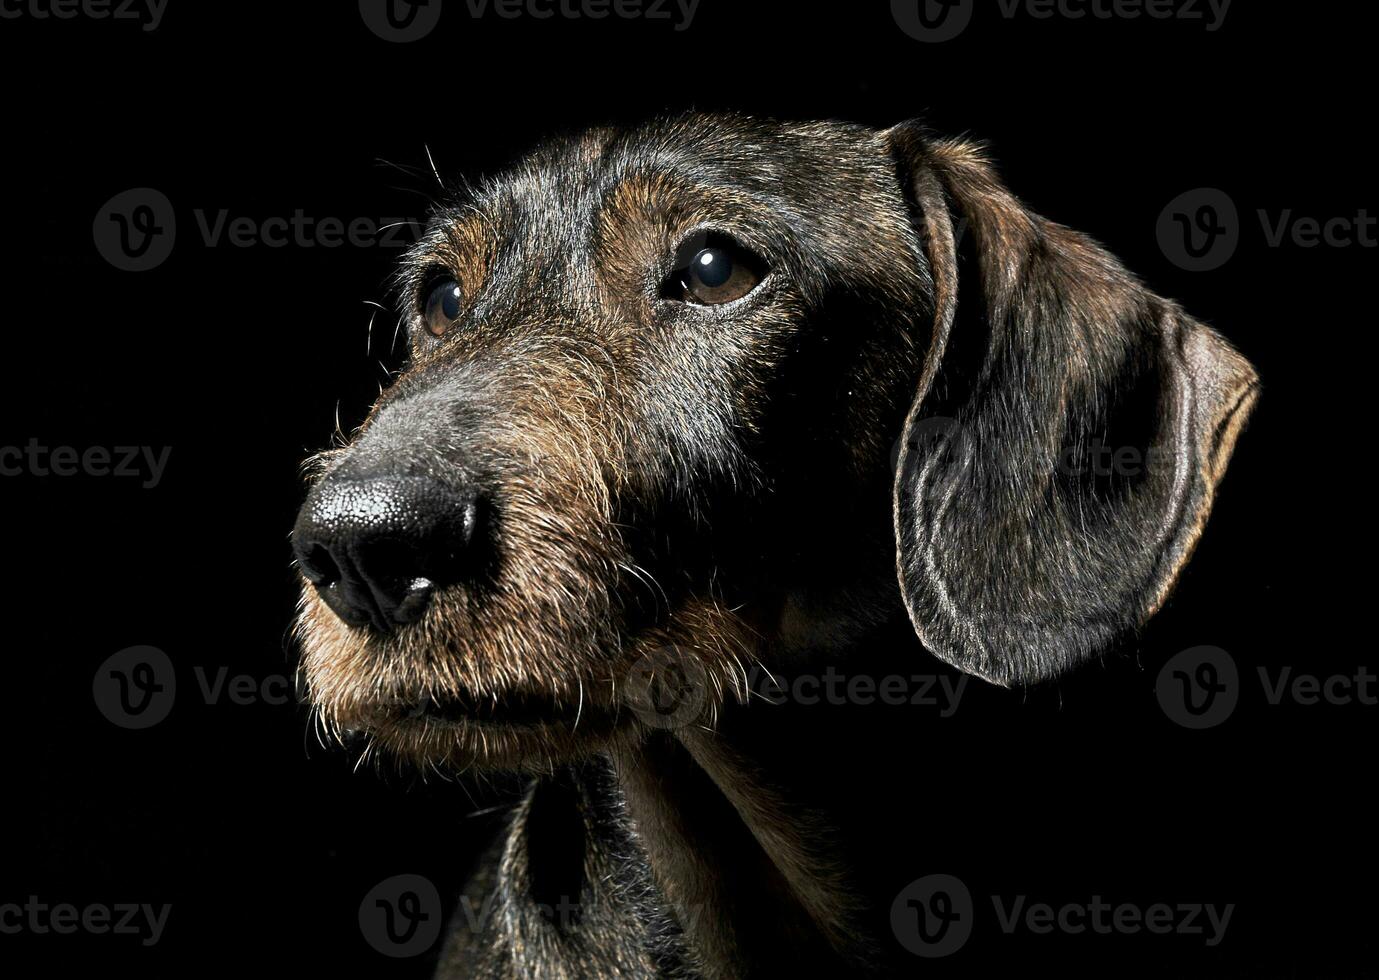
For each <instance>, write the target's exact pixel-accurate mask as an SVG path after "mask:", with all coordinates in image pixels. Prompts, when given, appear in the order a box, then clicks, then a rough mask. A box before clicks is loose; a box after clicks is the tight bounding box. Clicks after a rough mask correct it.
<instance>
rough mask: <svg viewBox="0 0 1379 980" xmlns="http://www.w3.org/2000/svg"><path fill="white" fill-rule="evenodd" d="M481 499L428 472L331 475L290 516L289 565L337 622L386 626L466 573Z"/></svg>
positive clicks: (405, 618)
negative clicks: (291, 555)
mask: <svg viewBox="0 0 1379 980" xmlns="http://www.w3.org/2000/svg"><path fill="white" fill-rule="evenodd" d="M482 503H483V502H482V499H481V498H480V496H479V495H478V494H477V493H476V492H474V491H466V490H457V489H455V488H452V487H449V486H446V485H445V484H442V483H440V482H438V481H436V480H433V479H431V478H429V477H423V476H378V477H355V476H348V475H343V474H341V475H336V474H332V475H330V476H327V477H326V478H325V479H324V480H322V481H321V482H320V483H319V484H318V485H317V486H316V487H315V488H314V489H313V490H312V491H311V493H310V494H308V496H307V499H306V503H305V504H304V505H303V506H302V510H301V513H300V514H299V515H298V517H297V524H296V527H295V528H294V529H293V532H292V544H293V551H294V552H295V553H296V557H297V565H298V567H299V568H300V570H301V572H302V575H303V576H304V577H305V578H306V579H307V581H309V582H310V583H311V584H312V585H313V586H315V588H316V591H317V592H318V593H319V594H320V596H321V599H322V600H323V601H324V602H325V603H326V605H327V606H329V607H330V608H331V610H332V611H334V613H335V614H336V615H337V616H339V617H340V618H341V619H342V620H344V622H346V623H348V624H349V625H350V626H355V627H371V628H372V629H374V630H376V631H378V632H380V633H389V632H392V631H393V630H395V629H397V628H398V627H399V626H402V625H405V624H407V623H412V622H415V621H416V620H417V619H419V618H420V617H421V615H422V614H423V613H424V612H425V611H426V608H427V606H428V605H429V604H430V602H431V598H432V596H434V595H435V594H436V593H437V592H438V591H440V590H441V589H443V588H445V587H447V586H451V585H457V584H460V583H461V582H462V581H463V580H464V579H465V578H466V577H468V576H470V575H472V574H473V572H474V568H475V555H474V551H475V547H476V543H477V542H478V540H479V539H480V537H481V535H480V533H479V531H480V527H479V526H480V524H481V522H482V514H483V510H484V508H483V506H482Z"/></svg>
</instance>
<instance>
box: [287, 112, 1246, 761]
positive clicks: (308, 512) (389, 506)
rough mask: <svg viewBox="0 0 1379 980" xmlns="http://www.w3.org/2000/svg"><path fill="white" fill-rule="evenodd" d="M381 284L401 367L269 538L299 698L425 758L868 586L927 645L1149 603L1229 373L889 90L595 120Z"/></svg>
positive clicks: (612, 726)
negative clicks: (852, 104) (865, 104)
mask: <svg viewBox="0 0 1379 980" xmlns="http://www.w3.org/2000/svg"><path fill="white" fill-rule="evenodd" d="M399 283H400V295H401V308H402V313H403V316H404V320H405V325H406V326H405V329H406V332H407V337H408V344H409V349H410V357H409V362H408V366H407V368H406V370H405V371H404V372H403V373H402V374H401V376H400V377H399V378H398V379H397V381H396V382H395V383H394V384H393V385H392V386H391V387H390V388H389V389H388V390H386V391H385V392H384V393H383V394H382V396H381V397H380V398H379V400H378V403H377V404H376V405H375V407H374V409H373V410H372V412H371V413H370V416H369V418H368V420H367V421H366V422H365V423H364V425H363V426H361V427H360V429H359V430H358V432H357V433H356V434H355V436H354V437H353V439H352V441H351V443H350V445H349V446H348V447H346V448H344V449H340V450H336V451H333V452H330V453H328V454H325V455H324V456H323V457H322V458H321V459H320V460H319V464H318V465H317V466H316V467H315V478H314V484H313V486H312V488H311V490H310V493H309V495H308V498H307V501H306V504H305V506H304V507H303V510H302V514H301V517H300V518H299V521H298V524H297V527H296V530H295V532H294V547H295V550H296V554H297V558H298V565H299V568H300V569H301V572H302V574H303V576H304V578H305V579H306V583H305V585H304V589H303V598H302V614H301V620H300V633H301V636H302V642H303V648H304V657H303V670H304V673H305V677H306V680H307V683H308V690H309V694H310V697H311V699H312V701H313V703H314V705H315V706H316V707H317V708H318V710H319V712H320V714H321V717H322V718H323V719H324V720H325V721H326V722H327V723H328V724H329V726H330V727H332V728H334V729H344V728H349V729H364V730H367V731H368V732H370V733H371V734H372V735H373V736H374V738H375V740H376V741H377V743H378V744H380V745H382V746H383V747H384V748H386V749H390V750H392V751H394V752H396V753H398V754H401V755H406V756H410V757H413V758H421V759H426V760H429V761H432V762H447V763H450V764H457V765H463V764H468V763H470V762H472V761H478V762H481V763H484V764H491V765H517V764H522V763H528V762H532V763H535V762H545V761H549V760H550V759H553V758H558V757H562V756H566V755H568V754H570V753H572V752H576V751H580V750H582V749H585V748H587V747H590V746H596V745H599V744H602V743H604V742H606V740H608V739H611V738H617V737H620V733H624V732H627V733H629V734H631V733H633V732H634V731H635V729H636V727H637V725H638V724H639V722H638V720H637V719H638V717H639V715H638V713H637V712H629V711H625V710H620V707H621V706H622V704H623V702H624V701H625V699H626V698H627V692H628V690H629V679H630V678H634V677H635V676H636V675H637V669H638V665H639V664H646V663H648V662H649V663H651V664H652V666H653V667H654V665H655V664H656V663H657V662H658V660H657V657H658V656H660V654H659V653H658V651H664V650H667V649H674V650H676V651H678V652H679V654H680V655H686V654H687V655H688V656H689V657H690V658H691V660H692V662H693V665H694V670H696V671H698V672H699V675H700V680H701V682H702V683H703V687H704V690H705V691H707V692H708V698H709V701H710V702H715V701H717V700H718V699H721V698H723V697H726V696H727V695H728V694H729V693H731V692H733V691H736V690H738V689H740V687H741V684H742V679H741V678H742V668H743V665H744V663H746V662H747V661H748V660H749V659H751V658H763V659H767V660H769V659H770V658H772V657H784V656H793V655H796V654H798V653H799V652H800V651H801V650H803V649H807V648H809V647H810V646H817V647H830V646H831V647H837V646H839V645H842V644H844V643H845V642H846V639H847V636H848V634H849V633H850V632H852V631H855V630H856V629H857V628H859V627H860V626H861V625H863V624H866V623H871V622H876V621H878V620H880V619H881V618H884V617H886V616H887V615H890V614H891V613H892V612H894V613H900V611H901V609H902V601H903V608H904V609H907V610H908V612H909V615H910V618H911V619H912V620H913V623H914V626H915V628H916V630H917V632H918V634H919V637H920V639H921V640H922V641H923V642H924V645H925V646H926V647H927V648H928V649H929V650H930V651H932V653H934V654H936V655H937V656H939V657H941V658H943V659H944V660H947V661H949V662H950V663H953V664H955V665H956V666H958V667H959V668H961V669H963V670H966V671H969V672H971V673H974V674H977V675H979V676H982V677H985V678H987V679H989V680H992V681H994V682H996V683H1001V684H1012V683H1028V682H1033V681H1037V680H1040V679H1042V678H1045V677H1049V676H1052V675H1054V674H1056V673H1058V672H1060V671H1062V670H1065V669H1067V668H1069V667H1071V666H1073V665H1075V664H1076V663H1078V662H1079V661H1081V660H1083V659H1086V658H1088V657H1090V656H1093V655H1095V654H1096V653H1098V652H1099V651H1102V650H1104V649H1106V648H1107V646H1108V645H1109V644H1110V643H1112V642H1113V641H1114V640H1115V639H1116V638H1117V637H1118V636H1119V635H1121V634H1123V633H1124V632H1125V631H1126V630H1128V629H1132V628H1134V627H1135V626H1136V625H1137V624H1139V623H1140V622H1142V621H1143V620H1144V619H1145V618H1147V617H1148V616H1149V615H1151V614H1152V613H1153V612H1154V610H1155V609H1156V608H1157V607H1158V605H1159V604H1160V603H1161V602H1162V600H1163V598H1164V596H1165V594H1166V592H1167V590H1168V589H1169V588H1170V587H1171V585H1172V583H1173V581H1174V578H1175V576H1176V574H1177V572H1178V570H1179V569H1180V568H1181V566H1182V564H1183V563H1184V561H1185V560H1186V558H1187V556H1188V554H1189V552H1190V551H1191V549H1192V547H1193V544H1194V543H1195V541H1196V539H1197V537H1198V535H1199V533H1200V531H1201V527H1202V524H1203V521H1204V520H1205V517H1206V515H1207V512H1208V510H1209V508H1210V506H1211V502H1212V496H1213V491H1214V488H1215V485H1216V483H1217V481H1218V480H1219V478H1220V476H1221V474H1222V470H1223V469H1224V467H1225V464H1226V460H1227V458H1228V456H1229V454H1230V451H1231V448H1232V445H1233V443H1234V441H1235V437H1236V434H1237V431H1238V429H1239V427H1240V425H1241V423H1242V422H1243V420H1244V418H1245V416H1246V414H1247V412H1248V408H1249V406H1250V404H1251V403H1252V401H1253V397H1254V392H1255V390H1256V381H1255V377H1254V373H1253V371H1252V370H1251V369H1250V367H1249V365H1248V364H1247V363H1246V362H1245V361H1244V360H1243V359H1242V358H1241V357H1240V356H1239V355H1237V354H1236V353H1235V352H1234V351H1233V350H1232V349H1231V348H1230V347H1229V346H1228V345H1227V344H1226V343H1225V342H1224V341H1222V340H1221V339H1220V337H1218V336H1217V335H1216V334H1215V333H1213V332H1212V331H1211V330H1209V329H1207V328H1206V327H1203V326H1201V325H1200V324H1197V323H1195V322H1193V321H1192V320H1190V319H1188V318H1187V317H1185V316H1184V315H1183V314H1182V312H1181V311H1180V310H1178V308H1177V307H1175V306H1174V305H1173V304H1171V303H1169V302H1166V301H1163V300H1161V299H1159V298H1157V297H1155V296H1154V295H1152V294H1150V293H1148V292H1147V291H1146V290H1145V289H1144V288H1142V287H1141V286H1140V285H1139V283H1138V282H1136V281H1135V280H1134V279H1133V278H1132V277H1131V276H1129V275H1128V274H1127V273H1126V272H1125V271H1124V270H1123V269H1121V268H1120V267H1119V266H1118V265H1117V264H1116V263H1115V261H1114V260H1113V259H1111V258H1110V257H1109V256H1107V255H1106V254H1105V253H1104V252H1102V251H1101V250H1100V249H1098V248H1097V246H1096V245H1095V244H1094V243H1092V242H1091V241H1089V240H1088V239H1086V238H1084V237H1082V236H1080V235H1078V234H1076V233H1074V232H1072V231H1069V230H1067V229H1065V228H1062V227H1060V226H1057V225H1054V224H1052V223H1049V222H1047V221H1044V220H1043V219H1040V218H1039V217H1037V216H1035V215H1033V214H1031V213H1030V212H1028V211H1026V210H1025V209H1024V208H1023V207H1021V205H1020V204H1019V203H1018V202H1017V201H1016V200H1015V199H1014V198H1012V197H1011V196H1010V195H1009V194H1008V193H1007V192H1006V191H1005V190H1004V189H1003V187H1002V186H1001V185H1000V184H999V183H998V181H997V180H996V179H995V177H994V176H993V173H992V171H991V169H990V168H989V166H988V165H987V164H986V163H985V162H984V160H983V159H982V158H981V156H980V154H979V153H978V152H977V151H976V150H975V149H974V148H972V147H971V146H969V145H966V144H962V143H956V142H944V141H937V140H933V139H931V138H929V137H927V136H926V135H925V133H924V132H923V131H922V130H921V129H920V128H919V127H917V126H914V125H905V126H900V127H897V128H895V129H892V130H888V131H883V132H878V131H874V130H869V129H865V128H862V127H858V126H852V125H845V124H836V123H827V124H777V123H767V122H761V121H757V120H749V119H744V118H738V117H721V116H702V115H695V116H688V117H682V118H677V119H673V120H669V121H664V122H660V123H656V124H652V125H649V126H645V127H642V128H639V129H635V130H631V131H623V132H615V131H607V130H600V131H596V132H592V133H589V134H587V135H585V136H583V137H582V138H579V139H577V140H572V141H564V142H560V143H557V144H555V145H552V146H549V147H547V148H545V149H542V150H540V151H538V152H537V153H535V154H533V155H532V156H531V157H530V158H528V159H527V160H525V161H524V162H522V163H521V164H520V165H518V166H517V167H516V168H515V169H513V170H512V171H511V172H510V173H508V174H506V175H505V176H503V177H501V178H499V179H496V180H492V181H489V182H487V183H485V184H484V185H483V186H481V187H479V188H476V189H473V190H470V191H466V192H464V193H463V194H461V195H460V196H459V197H458V198H457V199H456V200H454V201H453V202H451V204H450V205H449V206H448V207H447V208H445V209H444V210H443V211H442V212H441V213H439V214H438V215H437V216H436V217H435V219H434V220H433V222H432V223H431V225H430V227H429V229H428V231H427V233H426V235H425V236H424V238H423V239H422V241H421V242H420V243H419V244H418V245H417V247H416V248H414V249H413V250H412V252H411V254H410V255H409V256H408V258H407V260H406V261H405V263H404V268H403V271H402V273H401V275H400V277H399ZM1132 463H1133V465H1131V464H1132ZM900 614H901V615H903V613H900ZM922 655H923V654H922V653H920V652H919V651H918V650H917V651H916V656H922ZM648 658H650V660H649V661H648ZM681 666H682V667H683V664H682V665H681ZM767 666H768V667H769V666H770V663H769V662H768V663H767ZM631 687H633V688H635V687H636V685H635V683H633V684H631Z"/></svg>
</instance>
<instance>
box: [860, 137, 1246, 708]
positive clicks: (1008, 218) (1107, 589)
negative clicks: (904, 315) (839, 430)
mask: <svg viewBox="0 0 1379 980" xmlns="http://www.w3.org/2000/svg"><path fill="white" fill-rule="evenodd" d="M887 136H888V138H889V140H890V146H891V149H892V152H893V153H894V155H895V158H896V160H897V162H898V167H899V172H900V179H901V180H902V182H903V183H904V184H905V189H906V192H907V194H908V195H909V196H910V198H911V204H912V206H913V209H914V212H915V223H916V226H917V231H918V234H919V238H920V240H921V245H922V252H923V254H924V256H925V258H926V259H927V263H928V266H929V269H928V273H929V278H931V279H932V283H933V307H934V308H933V337H932V341H931V343H930V345H929V352H928V354H927V356H926V360H925V362H924V365H923V370H922V373H921V376H920V379H919V384H918V391H917V392H916V394H915V398H914V402H913V404H912V406H911V408H910V411H909V414H908V416H907V418H906V422H905V430H904V434H903V439H902V444H901V447H900V453H899V458H898V462H897V469H896V481H895V533H896V543H897V548H898V555H897V570H898V574H899V577H900V586H901V592H902V594H903V596H904V599H905V604H906V606H907V608H908V609H909V612H910V618H911V619H912V620H913V622H914V626H915V630H916V631H917V632H918V634H919V637H920V639H921V640H922V641H923V643H924V645H925V646H926V647H928V648H929V649H930V650H931V651H932V652H933V653H935V654H936V655H937V656H939V657H941V658H942V659H944V660H946V661H948V662H949V663H951V664H953V665H954V666H956V667H958V668H959V669H961V670H964V671H966V672H968V673H972V674H976V675H978V676H980V677H983V678H985V679H987V680H989V681H992V682H994V683H997V684H1003V685H1009V684H1020V683H1031V682H1035V681H1039V680H1042V679H1044V678H1048V677H1051V676H1054V675H1056V674H1058V673H1060V672H1061V671H1064V670H1066V669H1068V668H1070V667H1072V666H1074V665H1075V664H1077V663H1079V662H1081V661H1083V660H1086V659H1088V658H1090V657H1093V656H1095V655H1097V654H1099V653H1100V652H1102V651H1104V650H1105V649H1106V648H1107V647H1108V646H1109V645H1110V644H1111V643H1112V642H1114V641H1115V640H1116V639H1117V638H1118V637H1120V636H1121V635H1123V634H1124V633H1126V632H1127V631H1129V630H1132V629H1133V628H1135V627H1137V626H1138V625H1139V624H1141V623H1142V622H1143V621H1144V620H1146V619H1148V618H1149V617H1150V616H1151V615H1153V614H1154V612H1156V611H1157V610H1158V608H1159V606H1160V605H1161V604H1162V603H1163V601H1164V598H1165V597H1166V595H1167V594H1168V592H1169V590H1170V589H1171V588H1172V586H1173V583H1174V580H1175V579H1176V578H1177V576H1178V573H1179V571H1180V570H1181V569H1182V567H1183V565H1184V563H1185V562H1186V561H1187V559H1188V556H1189V555H1190V553H1191V552H1192V549H1193V546H1194V545H1195V544H1196V541H1197V538H1198V536H1199V535H1200V534H1201V531H1202V526H1203V524H1204V522H1205V521H1206V517H1207V513H1208V512H1209V511H1210V509H1211V504H1212V498H1213V497H1214V495H1215V490H1216V484H1217V482H1218V481H1219V480H1220V479H1221V476H1222V473H1223V471H1224V470H1225V467H1226V463H1227V461H1228V459H1229V458H1230V454H1231V449H1232V447H1233V446H1234V444H1235V439H1236V436H1237V435H1238V434H1239V431H1240V428H1241V426H1242V424H1243V423H1244V421H1245V418H1246V417H1247V415H1248V414H1249V411H1250V409H1251V407H1252V406H1253V404H1254V401H1255V398H1256V394H1257V391H1258V379H1257V378H1256V375H1255V372H1254V370H1253V369H1252V368H1251V366H1250V364H1249V363H1248V362H1247V361H1246V360H1245V359H1244V358H1242V357H1241V356H1240V355H1239V354H1238V353H1236V351H1235V350H1233V349H1232V348H1231V347H1230V345H1229V344H1227V343H1226V342H1225V341H1224V340H1223V339H1222V338H1221V337H1220V336H1218V335H1217V334H1216V333H1215V332H1214V331H1212V330H1211V329H1209V328H1207V327H1205V326H1203V325H1202V324H1200V323H1196V322H1195V321H1193V320H1191V319H1190V318H1188V317H1187V316H1186V315H1184V314H1183V312H1182V311H1181V310H1180V309H1179V308H1178V307H1177V306H1176V305H1174V304H1173V303H1171V302H1168V301H1166V300H1163V299H1161V298H1159V297H1157V296H1155V295H1154V294H1152V293H1150V292H1149V291H1148V290H1146V289H1145V288H1144V287H1143V286H1142V285H1141V284H1140V283H1139V282H1138V281H1137V280H1136V279H1135V278H1134V277H1133V276H1131V275H1130V274H1129V273H1127V272H1126V271H1125V270H1124V269H1123V268H1122V267H1121V266H1120V265H1119V263H1117V262H1116V260H1115V259H1114V258H1112V257H1111V256H1110V255H1108V254H1107V253H1106V252H1105V251H1103V250H1102V249H1101V248H1100V247H1098V246H1097V245H1096V244H1095V243H1094V242H1092V241H1091V240H1090V239H1088V238H1086V237H1084V236H1083V235H1080V234H1078V233H1076V232H1074V231H1071V230H1069V229H1067V228H1064V227H1062V226H1060V225H1057V224H1054V223H1052V222H1049V221H1046V220H1044V219H1042V218H1040V217H1039V216H1037V215H1034V214H1031V213H1030V212H1029V211H1027V210H1026V209H1025V208H1024V207H1022V206H1021V204H1020V203H1019V202H1018V201H1017V200H1016V199H1015V198H1014V197H1013V196H1011V194H1010V193H1009V192H1008V191H1006V190H1005V188H1004V187H1003V186H1002V185H1001V184H1000V182H999V180H998V179H997V178H996V176H995V175H994V173H993V171H992V170H991V168H990V167H989V166H988V164H987V163H986V162H985V160H984V159H982V157H981V155H980V153H979V152H978V151H977V150H976V149H975V148H973V147H971V146H970V145H967V144H963V143H958V142H941V141H933V140H930V139H928V138H927V137H926V136H925V134H924V132H923V131H922V130H921V129H920V128H919V127H917V126H915V125H913V124H906V125H903V126H900V127H897V128H896V129H893V130H891V131H890V132H889V133H888V134H887Z"/></svg>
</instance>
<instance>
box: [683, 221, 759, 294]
mask: <svg viewBox="0 0 1379 980" xmlns="http://www.w3.org/2000/svg"><path fill="white" fill-rule="evenodd" d="M761 277H762V268H761V262H760V260H758V259H757V258H756V256H754V255H752V254H751V253H750V252H748V251H747V250H746V249H744V248H742V247H741V246H739V245H737V244H736V243H734V242H731V241H726V240H713V239H708V240H705V239H702V238H701V239H699V240H698V241H696V242H693V243H691V244H690V245H689V246H687V247H686V248H685V249H684V250H683V251H682V252H681V258H680V261H678V262H676V270H675V273H674V274H673V275H672V276H671V282H670V283H669V284H668V285H669V287H670V288H669V289H668V290H667V295H668V297H669V298H670V299H678V300H681V301H682V302H686V303H696V304H699V305H701V306H716V305H718V304H720V303H731V302H732V301H733V300H735V299H741V298H742V297H743V296H746V295H747V294H748V293H750V292H751V291H752V290H753V289H755V288H756V285H757V283H759V282H761Z"/></svg>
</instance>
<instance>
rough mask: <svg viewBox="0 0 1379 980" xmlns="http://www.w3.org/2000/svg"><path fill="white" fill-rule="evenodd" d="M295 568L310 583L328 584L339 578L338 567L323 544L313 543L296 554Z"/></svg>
mask: <svg viewBox="0 0 1379 980" xmlns="http://www.w3.org/2000/svg"><path fill="white" fill-rule="evenodd" d="M297 568H298V569H300V570H301V573H302V577H303V578H305V579H306V580H307V581H308V582H310V583H311V584H312V585H330V584H331V583H332V582H338V581H339V580H340V569H339V568H338V567H337V566H336V564H335V562H334V561H333V560H332V559H331V557H330V552H329V551H327V550H326V549H325V547H324V546H323V545H319V544H313V545H311V547H310V548H308V549H307V550H306V551H305V552H304V553H302V554H299V555H298V556H297Z"/></svg>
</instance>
